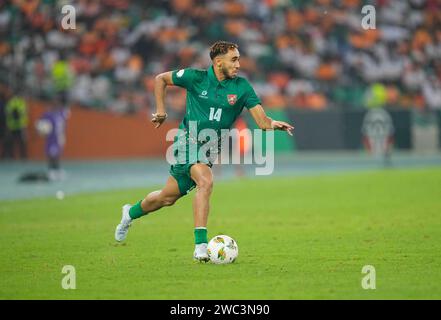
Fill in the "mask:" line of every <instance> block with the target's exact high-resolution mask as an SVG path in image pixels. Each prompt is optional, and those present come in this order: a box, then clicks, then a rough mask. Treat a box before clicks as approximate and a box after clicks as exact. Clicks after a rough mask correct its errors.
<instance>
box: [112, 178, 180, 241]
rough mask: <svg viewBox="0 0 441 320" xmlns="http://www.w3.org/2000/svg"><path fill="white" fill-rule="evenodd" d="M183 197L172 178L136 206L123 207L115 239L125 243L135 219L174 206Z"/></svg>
mask: <svg viewBox="0 0 441 320" xmlns="http://www.w3.org/2000/svg"><path fill="white" fill-rule="evenodd" d="M181 196H182V194H181V192H180V190H179V187H178V183H177V181H176V179H175V178H174V177H172V176H170V177H169V178H168V180H167V182H166V184H165V186H164V188H162V189H161V190H157V191H153V192H150V193H149V194H148V195H147V196H146V197H145V198H144V199H143V200H140V201H138V203H136V204H135V205H134V206H131V205H129V204H127V205H125V206H123V210H122V211H123V212H122V219H121V223H120V224H118V226H117V227H116V230H115V239H116V240H117V241H123V240H124V239H125V238H126V237H127V233H128V230H129V227H130V225H131V223H132V221H133V220H134V219H138V218H140V217H142V216H144V215H147V214H148V213H150V212H153V211H156V210H158V209H160V208H162V207H164V206H171V205H173V204H174V203H175V202H176V200H178V199H179V198H180V197H181Z"/></svg>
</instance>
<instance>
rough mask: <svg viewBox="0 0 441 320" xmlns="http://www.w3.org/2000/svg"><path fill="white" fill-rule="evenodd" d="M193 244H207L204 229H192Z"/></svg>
mask: <svg viewBox="0 0 441 320" xmlns="http://www.w3.org/2000/svg"><path fill="white" fill-rule="evenodd" d="M194 243H195V244H201V243H208V240H207V228H205V227H197V228H194Z"/></svg>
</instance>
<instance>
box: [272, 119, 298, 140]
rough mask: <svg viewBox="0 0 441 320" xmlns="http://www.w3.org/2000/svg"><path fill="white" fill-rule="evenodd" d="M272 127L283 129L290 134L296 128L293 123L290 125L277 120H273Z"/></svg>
mask: <svg viewBox="0 0 441 320" xmlns="http://www.w3.org/2000/svg"><path fill="white" fill-rule="evenodd" d="M271 127H272V128H273V129H274V130H282V131H286V132H287V133H288V134H289V135H290V136H292V132H291V131H292V130H294V127H293V126H292V125H290V124H289V123H286V122H283V121H276V120H273V121H272V122H271Z"/></svg>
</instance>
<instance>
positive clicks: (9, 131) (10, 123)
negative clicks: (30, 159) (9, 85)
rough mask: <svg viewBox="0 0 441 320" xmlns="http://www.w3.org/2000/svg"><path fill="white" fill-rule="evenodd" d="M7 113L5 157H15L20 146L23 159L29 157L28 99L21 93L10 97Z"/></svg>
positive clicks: (19, 151)
mask: <svg viewBox="0 0 441 320" xmlns="http://www.w3.org/2000/svg"><path fill="white" fill-rule="evenodd" d="M5 115H6V142H5V150H4V155H5V158H11V159H13V158H14V157H15V150H16V147H18V155H19V157H20V158H21V159H26V158H27V145H26V128H27V126H28V110H27V105H26V101H25V99H24V98H22V97H21V96H20V95H14V96H13V97H12V98H10V99H9V100H8V102H7V104H6V108H5Z"/></svg>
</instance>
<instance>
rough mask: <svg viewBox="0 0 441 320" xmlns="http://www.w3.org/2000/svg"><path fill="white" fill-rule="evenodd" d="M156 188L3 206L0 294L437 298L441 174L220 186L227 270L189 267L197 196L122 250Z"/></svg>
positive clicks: (219, 222)
mask: <svg viewBox="0 0 441 320" xmlns="http://www.w3.org/2000/svg"><path fill="white" fill-rule="evenodd" d="M149 191H151V190H142V189H133V190H123V191H118V192H105V193H93V194H84V195H75V196H68V197H66V198H65V199H64V200H62V201H60V200H57V199H56V198H55V197H54V198H46V199H36V200H23V201H2V202H0V243H1V250H0V257H1V258H0V272H1V278H0V298H1V299H120V298H124V299H440V298H441V286H440V283H441V255H440V253H441V169H437V168H434V169H421V170H410V171H404V170H384V171H372V172H363V173H351V174H338V175H327V176H321V177H303V178H279V179H273V178H263V179H253V180H251V179H249V180H248V179H245V180H241V181H234V182H224V183H216V184H215V189H214V193H213V198H212V203H211V204H212V205H211V212H210V218H209V229H208V231H209V237H211V236H214V235H216V234H228V235H230V236H232V237H233V238H235V239H236V240H237V242H238V244H239V249H240V253H239V258H238V260H237V261H236V262H235V263H233V264H230V265H213V264H198V263H195V262H193V261H192V253H193V221H192V209H191V203H192V202H191V200H192V198H193V195H194V191H193V192H192V194H191V195H189V196H187V197H185V198H183V199H181V200H180V201H178V202H177V203H176V205H175V206H173V207H169V208H165V209H163V210H161V211H158V212H156V213H154V214H152V215H150V216H147V217H143V218H141V219H140V220H138V221H136V222H135V223H134V225H133V227H132V228H131V230H130V233H129V235H128V239H127V240H126V242H125V243H124V244H116V243H115V241H114V240H113V234H114V228H115V226H116V224H117V223H118V221H119V219H120V207H121V205H122V204H124V203H126V202H131V203H133V202H135V201H137V200H138V199H140V198H141V197H143V196H144V194H145V193H147V192H149ZM64 265H73V266H74V267H75V269H76V286H77V288H76V290H64V289H62V287H61V280H62V278H63V276H64V274H62V273H61V270H62V267H63V266H64ZM364 265H373V266H374V267H375V269H376V289H375V290H364V289H362V287H361V280H362V278H363V276H364V275H363V274H362V273H361V270H362V268H363V266H364Z"/></svg>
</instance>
